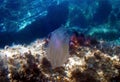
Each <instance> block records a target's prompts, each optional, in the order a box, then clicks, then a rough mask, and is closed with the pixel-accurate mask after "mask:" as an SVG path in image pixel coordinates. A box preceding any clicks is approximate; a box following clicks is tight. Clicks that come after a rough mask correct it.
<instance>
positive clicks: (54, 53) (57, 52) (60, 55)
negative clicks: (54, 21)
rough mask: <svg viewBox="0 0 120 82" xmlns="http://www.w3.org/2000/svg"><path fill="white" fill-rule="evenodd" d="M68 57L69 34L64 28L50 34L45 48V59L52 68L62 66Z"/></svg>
mask: <svg viewBox="0 0 120 82" xmlns="http://www.w3.org/2000/svg"><path fill="white" fill-rule="evenodd" d="M68 57H69V34H68V33H67V30H66V29H65V28H59V29H57V30H55V31H54V32H52V34H51V38H50V42H49V44H48V48H47V58H48V60H49V61H50V63H51V65H52V68H56V67H60V66H62V65H63V64H64V63H65V62H66V60H67V59H68Z"/></svg>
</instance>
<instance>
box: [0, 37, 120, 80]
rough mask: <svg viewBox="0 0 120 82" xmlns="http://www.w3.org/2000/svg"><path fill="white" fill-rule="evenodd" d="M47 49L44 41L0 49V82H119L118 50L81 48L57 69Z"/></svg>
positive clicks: (73, 52) (77, 48)
mask: <svg viewBox="0 0 120 82" xmlns="http://www.w3.org/2000/svg"><path fill="white" fill-rule="evenodd" d="M101 46H102V47H101ZM108 46H109V45H108ZM46 47H47V46H46V42H45V40H43V39H38V40H36V41H35V42H33V43H31V44H30V45H14V46H11V47H10V46H5V48H4V49H0V82H120V53H119V51H120V47H119V46H114V47H106V45H103V43H100V44H99V45H96V46H80V45H79V46H77V47H76V48H75V49H74V50H73V49H70V51H71V50H72V52H70V57H69V58H68V59H67V60H66V62H65V63H64V64H63V65H61V66H59V67H56V68H54V69H53V68H52V65H51V63H50V61H49V60H48V59H47V57H46V56H47V55H46V50H47V49H46ZM56 57H58V56H56ZM61 61H62V60H61Z"/></svg>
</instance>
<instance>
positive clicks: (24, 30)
mask: <svg viewBox="0 0 120 82" xmlns="http://www.w3.org/2000/svg"><path fill="white" fill-rule="evenodd" d="M61 26H62V27H64V28H72V29H74V30H76V29H77V31H78V32H80V33H81V32H82V33H84V34H85V35H88V36H92V37H95V38H97V39H100V40H101V39H102V40H106V41H112V42H115V43H118V44H119V37H120V32H119V30H120V0H0V47H4V46H5V45H11V44H13V43H15V44H29V43H31V42H32V41H34V40H35V39H37V38H43V37H46V36H47V35H48V34H49V33H51V32H52V31H54V30H55V29H57V28H60V27H61Z"/></svg>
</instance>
